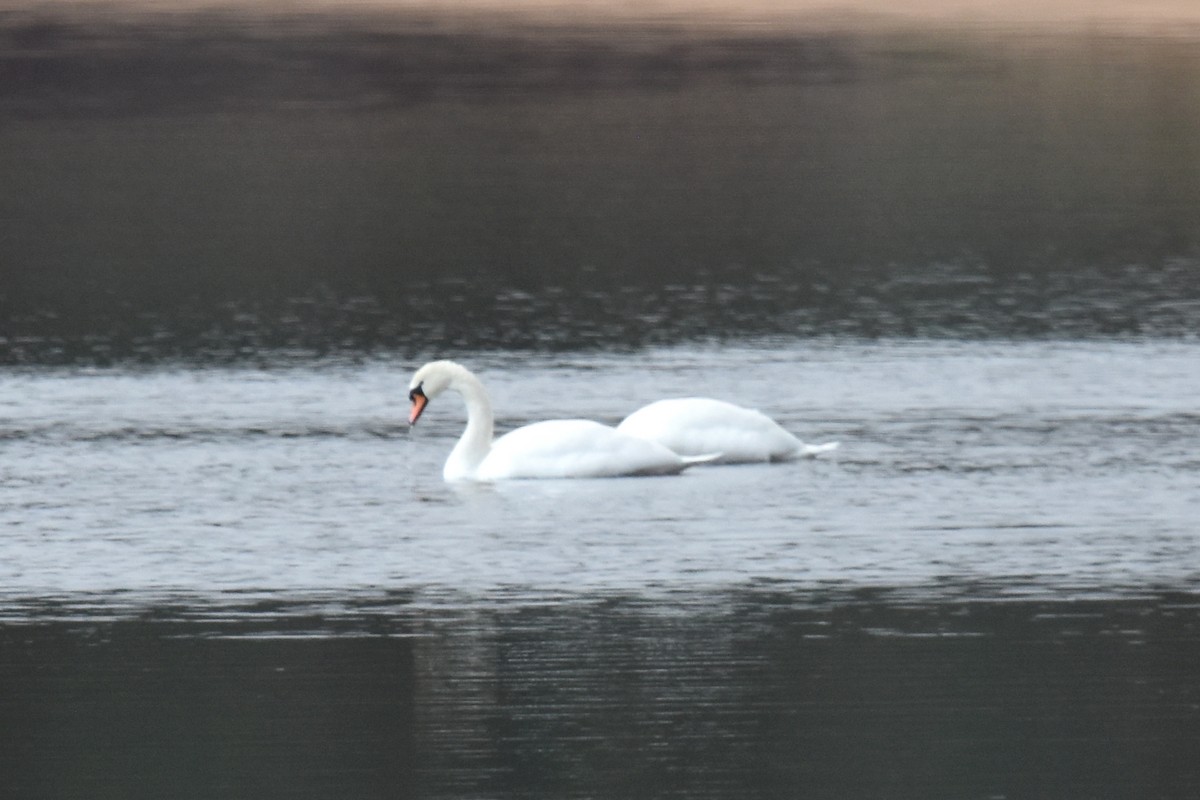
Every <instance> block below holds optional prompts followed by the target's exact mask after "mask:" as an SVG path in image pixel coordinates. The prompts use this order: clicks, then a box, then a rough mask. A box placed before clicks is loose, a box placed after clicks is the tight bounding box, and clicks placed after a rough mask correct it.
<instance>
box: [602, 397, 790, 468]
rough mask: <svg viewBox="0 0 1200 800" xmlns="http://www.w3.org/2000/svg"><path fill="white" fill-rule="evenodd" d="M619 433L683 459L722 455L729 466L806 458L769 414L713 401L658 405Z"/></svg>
mask: <svg viewBox="0 0 1200 800" xmlns="http://www.w3.org/2000/svg"><path fill="white" fill-rule="evenodd" d="M617 430H618V431H621V432H624V433H629V434H631V435H633V436H638V437H640V438H643V439H648V440H650V441H654V442H658V443H659V444H662V445H664V446H666V447H668V448H669V449H671V450H673V451H675V452H676V453H679V454H680V455H687V456H694V455H700V454H703V453H721V458H720V461H722V462H725V463H734V462H745V461H782V460H785V459H789V458H796V457H797V456H800V455H806V453H804V452H803V450H804V447H805V445H804V443H803V442H801V441H800V440H799V439H797V438H796V437H795V436H793V435H792V434H790V433H788V432H787V431H785V430H784V429H783V428H781V427H780V426H779V424H778V423H776V422H775V421H774V420H773V419H771V418H770V417H768V416H767V415H766V414H763V413H762V412H760V411H756V410H754V409H752V408H744V407H742V406H738V405H734V404H733V403H727V402H725V401H723V400H714V399H711V398H707V397H680V398H673V399H669V400H658V401H656V402H654V403H651V404H649V405H647V406H644V407H642V408H640V409H638V410H637V411H635V412H633V413H632V414H630V415H629V416H628V417H626V418H625V419H624V420H623V421H622V422H621V424H620V425H618V426H617Z"/></svg>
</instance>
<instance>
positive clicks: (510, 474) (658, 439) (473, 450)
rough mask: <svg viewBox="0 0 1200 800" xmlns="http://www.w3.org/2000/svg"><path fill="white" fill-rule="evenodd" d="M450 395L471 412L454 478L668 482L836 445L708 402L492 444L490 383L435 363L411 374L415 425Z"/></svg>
mask: <svg viewBox="0 0 1200 800" xmlns="http://www.w3.org/2000/svg"><path fill="white" fill-rule="evenodd" d="M447 390H450V391H454V392H457V393H458V394H460V395H461V396H462V398H463V401H464V402H465V404H466V408H467V426H466V429H465V430H464V431H463V434H462V436H461V437H460V438H459V440H458V443H457V444H456V445H455V446H454V449H453V450H452V451H451V452H450V456H449V458H447V459H446V464H445V467H444V468H443V469H442V475H443V477H444V478H445V479H446V480H447V481H464V480H474V481H497V480H506V479H512V478H604V477H617V476H632V475H671V474H676V473H679V472H682V471H683V470H684V469H686V468H687V467H690V466H692V465H695V464H702V463H708V462H715V461H723V462H725V463H737V462H751V461H759V462H763V461H784V460H788V459H792V458H799V457H803V456H810V455H816V454H818V453H823V452H826V451H828V450H832V449H833V448H835V447H837V443H836V442H832V443H829V444H824V445H806V444H804V443H803V442H802V441H800V440H799V439H797V438H796V437H795V436H793V435H792V434H790V433H788V432H787V431H785V430H784V429H783V428H781V427H780V426H779V425H778V424H776V423H775V422H774V421H773V420H771V419H770V418H769V417H767V416H766V415H765V414H762V413H760V412H758V411H753V410H751V409H747V408H742V407H740V406H736V405H733V404H731V403H725V402H723V401H719V400H710V399H707V398H681V399H675V400H662V401H659V402H657V403H652V404H650V405H649V406H646V407H645V408H643V409H640V410H639V411H637V412H635V413H634V414H631V415H630V416H629V417H627V418H626V419H625V421H624V422H622V423H621V425H620V426H618V427H617V428H610V427H608V426H607V425H602V424H600V423H598V422H593V421H591V420H584V419H558V420H548V421H546V422H537V423H534V424H532V425H526V426H524V427H521V428H518V429H516V430H514V431H512V432H510V433H507V434H505V435H504V436H501V437H500V438H499V439H495V440H493V433H494V417H493V412H492V405H491V401H490V400H489V399H488V395H487V391H486V390H485V389H484V388H483V383H482V382H481V381H480V380H479V378H477V377H476V376H475V375H474V374H473V373H472V372H471V371H470V370H468V369H467V368H466V367H463V366H462V365H461V364H457V363H455V362H453V361H433V362H430V363H428V364H426V365H425V366H423V367H421V368H420V369H419V370H417V372H416V374H414V375H413V378H412V381H411V382H410V383H409V393H408V396H409V400H410V401H411V402H412V408H411V411H410V412H409V418H408V422H409V424H410V425H415V424H416V422H417V420H418V419H420V417H421V415H422V414H423V413H424V412H425V408H426V407H427V405H428V404H429V402H430V401H431V400H432V399H433V398H435V397H437V396H438V395H440V394H442V393H443V392H445V391H447Z"/></svg>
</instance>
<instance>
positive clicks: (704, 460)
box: [680, 453, 725, 467]
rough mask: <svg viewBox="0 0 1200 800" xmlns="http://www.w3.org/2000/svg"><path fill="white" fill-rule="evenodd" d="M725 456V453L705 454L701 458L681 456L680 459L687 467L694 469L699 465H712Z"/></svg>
mask: <svg viewBox="0 0 1200 800" xmlns="http://www.w3.org/2000/svg"><path fill="white" fill-rule="evenodd" d="M723 455H725V454H724V453H705V454H704V455H700V456H680V458H682V459H683V463H684V466H685V467H693V466H695V465H697V464H711V463H713V462H714V461H717V460H719V459H720V458H721V456H723Z"/></svg>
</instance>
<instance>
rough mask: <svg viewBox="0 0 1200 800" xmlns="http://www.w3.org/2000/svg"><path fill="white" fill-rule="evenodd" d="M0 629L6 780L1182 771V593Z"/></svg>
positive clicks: (307, 784) (522, 792)
mask: <svg viewBox="0 0 1200 800" xmlns="http://www.w3.org/2000/svg"><path fill="white" fill-rule="evenodd" d="M28 611H29V612H30V613H31V614H33V615H35V619H34V620H30V621H26V622H22V623H18V624H13V623H10V624H8V625H6V626H4V627H3V628H0V642H2V644H3V649H2V650H0V653H2V655H0V678H2V679H3V682H4V687H5V699H4V700H3V703H4V708H3V710H4V721H3V722H2V723H0V729H2V730H3V731H4V733H5V741H6V742H8V744H6V746H5V748H4V751H3V753H2V754H0V764H3V767H4V770H3V773H4V779H3V780H4V789H5V793H6V795H7V796H11V797H162V796H163V795H171V796H173V797H213V796H222V797H264V796H266V797H328V796H331V795H339V796H352V797H703V798H709V797H713V798H734V797H755V798H757V797H762V798H775V797H795V796H806V797H818V798H843V797H946V798H951V797H955V798H958V797H979V798H992V797H1056V798H1076V797H1130V798H1132V797H1180V798H1182V797H1188V796H1190V795H1191V794H1193V793H1194V792H1195V790H1196V787H1197V782H1198V780H1200V767H1198V766H1197V764H1198V763H1200V761H1198V759H1197V756H1198V755H1200V753H1198V752H1197V747H1198V745H1197V741H1198V735H1200V730H1198V728H1200V710H1198V708H1197V707H1198V705H1200V690H1198V689H1197V685H1196V679H1195V663H1196V658H1197V657H1198V656H1200V652H1198V649H1197V648H1198V646H1200V644H1198V639H1197V631H1198V626H1200V606H1198V605H1197V602H1196V597H1195V595H1191V594H1189V595H1182V596H1173V595H1169V594H1168V595H1159V594H1154V593H1148V594H1146V595H1145V596H1143V597H1139V598H1135V599H1128V600H1108V601H1087V600H1079V601H1075V602H1038V601H1029V600H1014V601H1010V602H1003V603H982V602H977V601H971V600H947V601H943V602H938V603H935V604H927V603H923V602H921V601H919V600H913V599H908V598H905V597H904V596H903V594H893V593H889V592H886V591H879V592H862V593H854V594H845V595H843V594H839V593H838V592H836V591H830V592H815V593H796V592H792V591H779V590H775V589H772V588H771V587H769V586H766V587H760V588H758V589H751V588H747V589H743V590H736V591H729V592H723V593H715V594H705V595H703V596H700V597H686V596H683V597H678V598H676V599H675V600H674V601H673V602H668V603H663V602H657V601H656V602H653V603H647V602H645V601H643V600H641V599H639V598H638V597H636V596H635V597H628V596H614V597H610V598H605V599H602V600H596V601H592V602H582V603H572V602H556V603H550V604H544V605H535V606H530V607H513V608H487V609H477V610H471V611H468V610H453V609H451V610H430V609H421V608H413V607H412V605H411V604H410V602H409V600H408V599H407V598H406V597H404V596H403V595H399V596H397V595H384V596H380V597H377V598H370V599H363V600H358V601H356V600H354V599H350V600H348V601H347V600H344V599H343V600H336V601H329V600H317V601H315V602H314V603H312V604H311V605H296V606H293V607H281V606H279V605H277V604H272V603H262V604H252V605H248V606H245V607H231V608H225V609H221V610H220V611H219V612H216V613H211V614H204V613H197V612H196V611H195V610H194V609H192V608H189V607H187V606H170V605H167V606H165V607H162V608H159V609H157V610H155V611H154V612H153V613H147V614H145V615H142V616H137V617H134V618H131V619H126V620H118V621H88V620H86V619H84V620H81V619H73V620H72V619H70V618H68V619H67V620H61V619H56V617H59V616H60V615H66V616H68V617H71V616H73V615H74V613H76V612H70V611H66V610H64V609H61V608H58V607H55V606H43V607H35V608H31V609H28Z"/></svg>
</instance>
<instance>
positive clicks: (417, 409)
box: [408, 361, 470, 425]
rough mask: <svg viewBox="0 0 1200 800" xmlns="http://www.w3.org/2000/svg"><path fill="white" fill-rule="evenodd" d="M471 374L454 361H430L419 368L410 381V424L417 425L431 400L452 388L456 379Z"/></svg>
mask: <svg viewBox="0 0 1200 800" xmlns="http://www.w3.org/2000/svg"><path fill="white" fill-rule="evenodd" d="M463 374H470V373H468V372H467V369H466V367H463V366H462V365H460V364H456V363H454V362H453V361H430V362H429V363H428V364H426V365H425V366H423V367H421V368H420V369H419V370H417V371H416V372H415V373H414V374H413V376H412V380H411V381H409V383H408V400H409V402H410V403H412V407H411V408H410V410H409V412H408V424H409V425H416V424H417V420H418V419H420V418H421V414H423V413H425V407H426V406H427V405H429V401H430V400H432V399H433V398H435V397H437V396H438V395H439V394H441V393H442V392H444V391H446V390H447V389H449V388H450V385H451V384H452V383H454V381H455V379H456V378H458V377H459V376H461V375H463Z"/></svg>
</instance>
